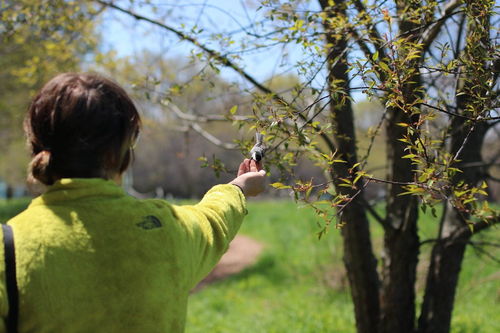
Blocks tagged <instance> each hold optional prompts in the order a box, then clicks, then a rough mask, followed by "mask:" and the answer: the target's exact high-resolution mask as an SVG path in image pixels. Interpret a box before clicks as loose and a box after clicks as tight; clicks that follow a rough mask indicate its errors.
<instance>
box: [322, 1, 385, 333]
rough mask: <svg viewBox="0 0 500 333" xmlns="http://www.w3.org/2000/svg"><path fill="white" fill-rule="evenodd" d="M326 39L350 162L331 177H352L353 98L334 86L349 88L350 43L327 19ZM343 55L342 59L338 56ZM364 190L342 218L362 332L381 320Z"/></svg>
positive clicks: (338, 125) (341, 11) (331, 10)
mask: <svg viewBox="0 0 500 333" xmlns="http://www.w3.org/2000/svg"><path fill="white" fill-rule="evenodd" d="M320 4H321V6H322V8H323V10H324V11H325V12H327V13H328V17H329V18H332V17H337V16H338V15H343V16H345V14H346V12H345V11H346V7H345V4H344V2H343V1H334V2H333V5H332V6H329V3H328V0H320ZM324 26H325V31H326V38H327V42H328V43H329V44H330V45H332V47H331V49H329V50H327V51H328V52H327V53H328V54H329V58H328V71H329V75H328V80H329V84H330V99H331V100H330V111H331V116H332V125H333V128H334V134H333V136H334V137H333V140H334V143H335V146H336V149H337V153H338V154H339V155H340V158H342V159H344V160H345V161H347V163H335V164H333V167H332V179H334V180H338V179H339V178H351V177H352V173H351V172H349V168H351V167H352V166H353V165H354V164H356V162H357V155H356V154H357V152H356V137H355V132H354V119H353V111H352V105H351V101H350V100H349V99H348V98H345V95H343V94H341V93H338V92H336V91H334V89H332V87H333V86H332V84H333V82H334V81H335V82H339V81H336V80H342V81H341V82H342V83H340V85H341V88H342V90H343V91H344V92H345V91H348V89H349V77H348V74H347V69H348V67H347V57H346V53H347V52H344V50H345V48H346V47H347V40H346V37H345V36H342V37H338V35H335V34H334V32H333V27H332V26H331V25H330V23H329V21H328V20H327V21H325V22H324ZM339 58H340V59H339ZM335 187H336V191H337V193H342V194H346V195H348V196H350V197H353V196H354V195H356V193H357V190H355V189H351V188H346V187H341V186H339V183H335ZM362 197H363V193H357V195H356V198H355V199H354V200H353V201H351V202H350V203H349V204H348V205H347V206H346V207H345V209H344V210H343V212H342V216H341V219H342V221H344V222H346V224H345V225H344V226H343V228H342V236H343V239H344V264H345V267H346V270H347V276H348V278H349V284H350V287H351V296H352V300H353V303H354V312H355V317H356V327H357V331H358V332H359V333H376V332H377V331H378V330H377V328H378V320H379V280H378V274H377V262H376V259H375V256H374V254H373V249H372V244H371V237H370V229H369V224H368V218H367V216H366V211H365V208H364V206H363V205H362V204H361V203H362V201H361V200H362Z"/></svg>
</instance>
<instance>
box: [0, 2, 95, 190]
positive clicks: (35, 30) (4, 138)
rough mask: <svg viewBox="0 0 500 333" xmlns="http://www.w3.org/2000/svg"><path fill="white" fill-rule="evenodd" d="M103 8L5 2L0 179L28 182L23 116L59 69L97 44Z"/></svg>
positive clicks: (70, 66) (1, 5) (0, 11)
mask: <svg viewBox="0 0 500 333" xmlns="http://www.w3.org/2000/svg"><path fill="white" fill-rule="evenodd" d="M98 13H99V11H98V8H97V7H95V6H94V5H92V4H91V3H90V2H88V1H65V0H42V1H38V0H16V1H10V0H6V1H2V2H0V44H1V45H2V47H1V48H0V68H1V70H0V150H2V156H1V157H0V179H2V180H4V181H6V182H8V183H9V184H11V185H15V184H23V183H24V179H25V171H24V170H25V169H26V165H27V163H28V160H29V159H28V156H27V154H26V151H25V150H24V149H23V142H24V139H23V134H22V119H23V117H24V112H25V110H26V109H27V107H28V103H29V101H30V99H31V98H32V96H33V94H34V93H35V92H36V91H37V90H38V89H39V88H40V87H41V85H42V84H43V83H45V82H46V81H47V80H48V79H50V78H51V77H53V76H54V75H55V74H58V73H61V72H65V71H74V70H78V69H79V68H80V65H81V63H82V62H83V61H84V59H85V57H86V56H87V55H88V54H89V52H92V51H94V50H95V49H96V46H97V43H98V41H99V39H98V36H97V35H96V33H95V26H96V24H97V21H96V20H95V18H96V15H97V14H98Z"/></svg>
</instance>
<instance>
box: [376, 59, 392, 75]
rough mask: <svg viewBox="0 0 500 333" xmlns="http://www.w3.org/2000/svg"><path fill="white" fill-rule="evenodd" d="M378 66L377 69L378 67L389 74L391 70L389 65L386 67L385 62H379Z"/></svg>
mask: <svg viewBox="0 0 500 333" xmlns="http://www.w3.org/2000/svg"><path fill="white" fill-rule="evenodd" d="M378 65H379V67H380V68H382V69H383V70H384V71H386V72H390V71H391V69H390V68H389V65H387V64H386V63H385V62H383V61H380V62H379V63H378Z"/></svg>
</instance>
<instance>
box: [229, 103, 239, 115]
mask: <svg viewBox="0 0 500 333" xmlns="http://www.w3.org/2000/svg"><path fill="white" fill-rule="evenodd" d="M237 110H238V105H233V107H232V108H231V109H230V110H229V113H230V114H235V113H236V111H237Z"/></svg>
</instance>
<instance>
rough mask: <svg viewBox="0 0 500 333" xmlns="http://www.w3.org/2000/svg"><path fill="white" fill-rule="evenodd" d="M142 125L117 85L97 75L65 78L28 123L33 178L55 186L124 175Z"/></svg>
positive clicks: (38, 103)
mask: <svg viewBox="0 0 500 333" xmlns="http://www.w3.org/2000/svg"><path fill="white" fill-rule="evenodd" d="M140 122H141V121H140V117H139V113H138V112H137V109H136V108H135V106H134V103H133V102H132V100H131V99H130V97H129V96H128V95H127V93H126V92H125V90H123V88H121V87H120V86H119V85H118V84H116V83H114V82H113V81H111V80H109V79H106V78H104V77H102V76H100V75H97V74H86V73H84V74H79V73H65V74H60V75H58V76H56V77H55V78H53V79H52V80H50V81H49V82H48V83H47V84H46V85H45V86H44V87H43V88H42V89H41V90H40V92H39V93H38V94H37V95H36V97H35V98H34V99H33V101H32V102H31V105H30V107H29V109H28V114H27V116H26V119H25V121H24V130H25V132H26V136H27V139H28V144H29V146H30V149H31V154H32V157H33V159H32V161H31V163H30V176H32V177H33V178H35V179H37V180H38V181H40V182H42V183H43V184H45V185H52V184H53V183H54V182H55V181H56V180H57V179H60V178H109V177H111V176H113V175H114V174H116V173H122V172H123V171H125V170H126V168H127V167H128V165H129V163H130V161H131V159H132V149H131V145H132V144H133V142H134V141H135V140H136V139H137V136H138V134H139V129H140Z"/></svg>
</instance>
